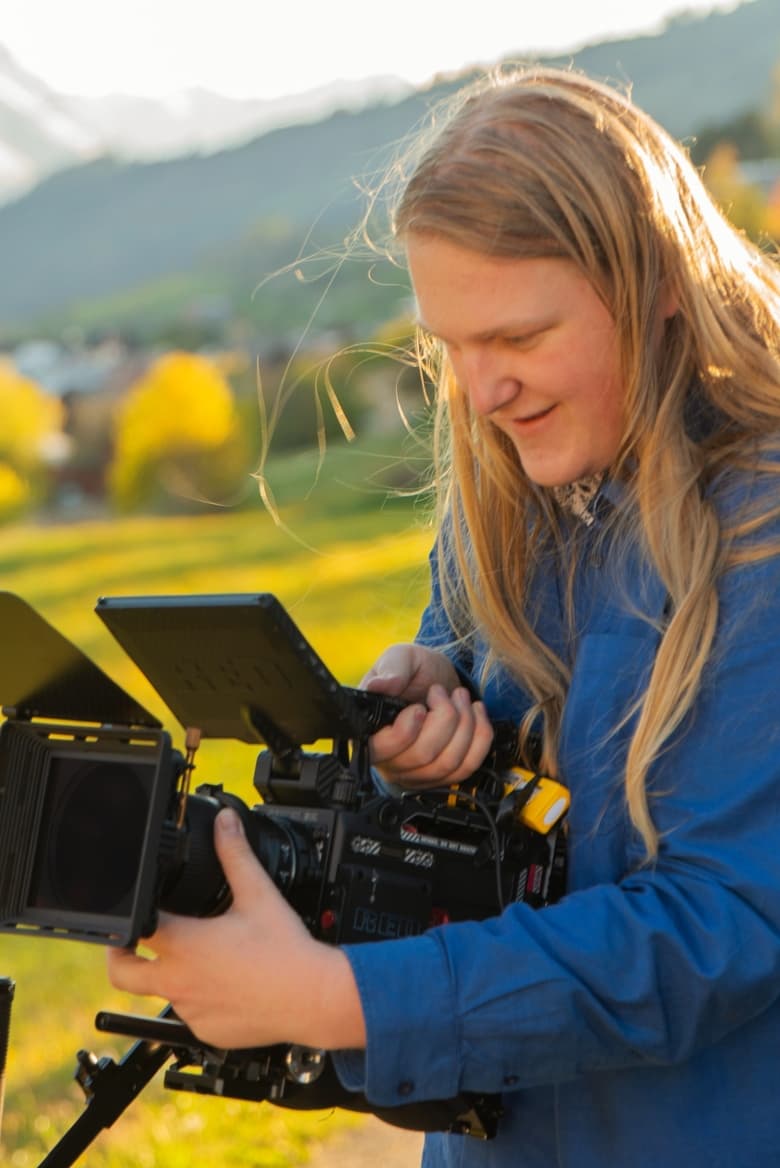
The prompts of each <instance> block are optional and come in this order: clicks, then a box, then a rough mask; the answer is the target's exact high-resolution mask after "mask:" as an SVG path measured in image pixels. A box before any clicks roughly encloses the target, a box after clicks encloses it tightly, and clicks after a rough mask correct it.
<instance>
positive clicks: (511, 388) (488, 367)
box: [455, 349, 520, 416]
mask: <svg viewBox="0 0 780 1168" xmlns="http://www.w3.org/2000/svg"><path fill="white" fill-rule="evenodd" d="M455 373H456V376H457V378H458V380H459V381H460V383H461V385H462V387H463V389H464V390H465V391H466V393H467V394H468V398H469V401H470V403H471V407H472V409H473V410H474V412H475V413H477V414H480V415H482V416H487V415H489V414H493V413H495V412H496V411H497V410H500V409H501V408H502V407H503V406H505V405H508V404H509V402H511V401H512V400H513V399H514V398H515V397H516V396H517V394H518V392H519V390H520V382H519V381H518V380H517V378H516V377H515V376H514V374H513V373H512V371H511V370H509V369H508V368H507V367H506V362H505V361H504V360H502V358H501V357H500V356H495V355H494V354H492V353H490V352H486V351H485V350H484V349H481V350H480V349H475V350H474V351H473V352H468V351H462V352H461V353H460V354H459V356H458V359H457V361H456V362H455Z"/></svg>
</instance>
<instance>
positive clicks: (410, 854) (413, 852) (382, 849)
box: [350, 835, 434, 868]
mask: <svg viewBox="0 0 780 1168" xmlns="http://www.w3.org/2000/svg"><path fill="white" fill-rule="evenodd" d="M411 839H412V841H413V842H414V843H419V842H421V841H420V839H419V837H418V836H416V835H415V836H413V837H411ZM350 848H351V850H352V851H353V852H355V853H356V854H357V855H359V856H389V857H390V858H391V859H393V860H403V862H404V863H405V864H411V865H412V867H414V868H432V867H433V863H434V857H433V853H432V852H428V851H425V850H424V849H423V848H404V850H403V851H401V850H400V849H399V848H394V847H388V846H387V845H386V844H383V843H382V841H381V840H378V839H374V838H373V837H371V836H365V835H356V836H353V837H352V840H351V841H350Z"/></svg>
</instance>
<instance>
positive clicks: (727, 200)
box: [704, 142, 767, 239]
mask: <svg viewBox="0 0 780 1168" xmlns="http://www.w3.org/2000/svg"><path fill="white" fill-rule="evenodd" d="M704 181H705V183H706V184H707V188H708V190H709V191H710V194H711V195H712V196H713V198H714V199H715V201H716V202H717V203H718V204H719V206H720V207H721V208H722V209H723V211H724V213H725V214H726V215H728V217H729V219H731V221H732V223H734V224H735V225H736V226H737V227H739V228H740V229H741V230H742V231H745V232H746V233H747V234H748V235H749V236H750V237H751V238H752V239H761V238H762V237H764V236H765V234H766V229H767V222H766V221H767V203H766V199H765V198H764V196H763V195H762V194H761V191H760V190H759V189H758V188H757V187H754V186H752V185H751V184H750V183H748V182H745V180H744V178H743V177H742V175H741V174H740V169H739V153H738V151H737V148H736V146H733V145H732V144H731V143H730V142H721V143H719V144H718V145H717V146H716V147H715V148H714V150H713V151H712V153H711V154H710V156H709V158H708V159H707V164H706V166H705V168H704Z"/></svg>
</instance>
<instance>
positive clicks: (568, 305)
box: [406, 232, 624, 487]
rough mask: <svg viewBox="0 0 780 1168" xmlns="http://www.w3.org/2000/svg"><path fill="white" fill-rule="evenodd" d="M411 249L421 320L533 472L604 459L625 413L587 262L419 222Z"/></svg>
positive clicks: (576, 470) (612, 345)
mask: <svg viewBox="0 0 780 1168" xmlns="http://www.w3.org/2000/svg"><path fill="white" fill-rule="evenodd" d="M406 251H407V258H408V262H409V269H410V273H411V277H412V283H413V286H414V291H415V295H416V298H417V305H418V313H419V320H420V324H421V325H422V327H423V328H425V329H426V330H428V331H429V332H431V333H432V334H433V335H434V336H436V337H438V338H439V339H440V340H441V342H442V343H443V344H444V347H445V349H446V352H447V356H448V358H449V360H450V363H451V365H452V368H453V371H454V373H455V376H456V378H457V381H458V384H459V386H460V387H461V389H462V391H463V392H464V393H466V394H467V395H468V399H469V402H470V405H471V408H472V409H473V410H474V411H475V412H476V413H477V414H481V415H483V416H485V417H487V418H489V419H490V421H491V422H492V423H493V424H494V425H495V426H497V427H498V429H499V430H502V431H503V432H504V433H505V434H506V435H507V436H508V437H509V438H510V439H511V440H512V442H513V443H514V446H515V449H516V450H517V453H518V456H519V458H520V462H521V464H522V467H523V470H524V471H525V473H526V474H527V475H528V477H529V478H530V479H531V480H532V481H533V482H535V483H538V484H539V485H540V486H545V487H554V486H562V485H563V484H565V483H570V482H574V481H575V480H576V479H581V478H583V477H585V476H586V475H590V474H594V473H596V472H598V471H602V470H605V469H606V468H607V467H608V466H609V465H610V463H611V462H612V461H613V459H614V458H615V455H616V454H617V451H618V448H619V446H620V442H621V438H622V436H623V425H624V419H623V399H624V389H623V383H622V378H621V374H620V361H619V352H618V340H617V330H616V328H615V322H614V320H613V319H612V316H611V315H610V313H609V311H608V309H607V308H606V306H605V305H604V303H603V301H602V300H601V299H600V298H599V296H598V294H597V293H596V291H595V289H594V288H593V285H592V284H591V283H590V282H589V281H588V280H587V279H586V278H585V277H584V276H583V275H582V274H581V272H580V271H579V270H578V268H577V267H576V266H575V265H574V264H573V263H572V262H571V261H569V260H565V259H505V258H501V257H495V256H487V255H483V254H481V253H480V252H476V251H471V250H470V249H468V248H464V247H460V246H459V245H457V244H454V243H450V242H449V241H448V240H446V239H444V238H442V237H440V236H434V235H423V234H421V233H419V234H415V233H414V232H411V233H410V234H409V236H408V238H407V241H406Z"/></svg>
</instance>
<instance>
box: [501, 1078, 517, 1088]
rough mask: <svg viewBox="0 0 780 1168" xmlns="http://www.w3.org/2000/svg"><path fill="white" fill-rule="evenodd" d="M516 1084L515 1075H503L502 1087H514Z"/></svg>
mask: <svg viewBox="0 0 780 1168" xmlns="http://www.w3.org/2000/svg"><path fill="white" fill-rule="evenodd" d="M516 1083H517V1075H504V1086H505V1087H514V1086H515V1084H516Z"/></svg>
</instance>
